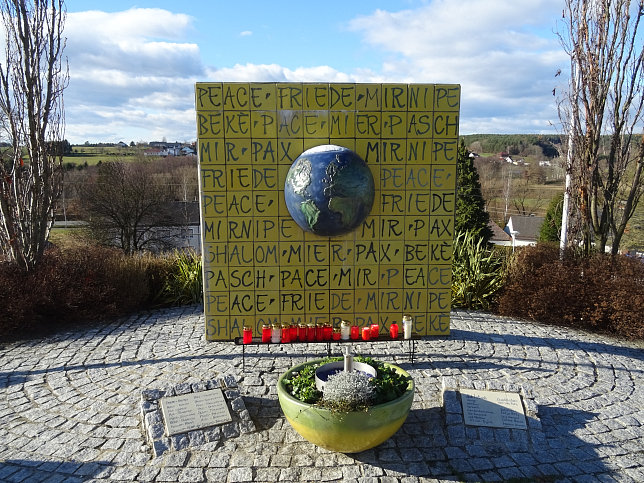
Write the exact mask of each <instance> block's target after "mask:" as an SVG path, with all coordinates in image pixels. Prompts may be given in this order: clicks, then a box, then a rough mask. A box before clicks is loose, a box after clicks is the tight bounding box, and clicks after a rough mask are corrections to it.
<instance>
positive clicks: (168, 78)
mask: <svg viewBox="0 0 644 483" xmlns="http://www.w3.org/2000/svg"><path fill="white" fill-rule="evenodd" d="M560 8H561V7H560V2H559V0H498V1H496V2H489V1H485V0H462V1H458V2H456V1H454V0H429V1H428V2H427V3H424V4H423V6H422V7H419V8H416V9H409V10H403V11H399V12H390V11H385V10H376V11H375V12H373V13H372V14H370V15H366V16H361V17H357V18H355V19H353V20H351V21H350V22H349V23H348V26H349V29H350V30H352V31H354V32H356V33H357V34H358V35H359V36H360V37H361V39H362V41H363V43H364V46H363V47H362V50H363V51H364V50H365V49H369V50H372V51H373V53H375V54H376V55H378V56H379V57H380V59H381V63H380V68H379V69H377V70H375V69H373V68H372V69H365V68H361V67H360V60H359V58H357V59H356V67H355V69H353V70H352V71H351V72H343V71H341V70H338V69H337V68H336V67H334V66H333V64H329V65H315V64H313V65H311V64H309V65H307V66H302V65H304V64H305V63H306V62H309V61H310V60H311V59H306V58H303V59H302V63H301V64H300V65H288V66H284V65H279V64H275V63H266V64H259V63H239V64H236V65H233V66H230V65H224V66H218V67H206V66H205V65H204V63H203V60H202V58H201V55H202V54H201V51H200V49H199V46H198V45H197V44H196V43H194V42H191V41H189V40H187V39H189V38H190V37H191V36H192V35H193V34H194V30H193V29H194V27H193V22H194V19H193V18H192V17H190V16H188V15H184V14H176V13H172V12H169V11H167V10H162V9H143V8H132V9H129V10H126V11H122V12H115V13H106V12H101V11H86V12H78V13H69V14H68V18H67V24H66V30H65V34H66V35H67V37H68V41H67V48H66V51H65V54H66V55H67V56H68V58H69V62H70V76H71V77H70V85H69V88H68V89H67V90H66V91H65V106H66V118H67V138H68V139H69V140H70V141H71V142H84V141H85V140H90V141H92V140H103V141H110V140H111V141H118V140H121V139H124V138H125V139H128V140H139V139H147V140H153V139H154V138H158V139H160V138H162V137H166V138H167V139H194V138H195V126H194V94H193V91H194V83H195V82H197V81H280V82H289V81H290V82H313V81H318V82H319V81H326V82H447V83H458V84H461V85H462V109H461V132H462V133H467V132H541V131H551V130H552V129H551V127H550V126H549V124H548V122H549V121H554V120H555V118H556V112H555V103H554V98H553V97H552V89H553V88H554V87H555V85H556V82H561V78H558V79H554V77H553V76H554V73H555V72H556V71H557V69H559V68H562V69H564V70H565V67H566V65H567V61H566V58H565V54H563V51H562V49H561V48H560V46H559V44H558V42H557V41H556V37H555V36H554V34H552V31H551V30H552V29H553V28H554V27H555V25H554V22H555V21H556V19H557V18H558V17H559V16H560V11H561V10H560ZM239 36H241V37H247V38H248V39H249V40H250V39H251V38H252V37H254V35H253V31H252V30H245V31H241V32H240V33H239ZM337 55H338V56H341V55H343V53H342V52H338V53H337ZM312 62H315V59H312ZM562 78H563V76H562ZM94 121H95V122H94Z"/></svg>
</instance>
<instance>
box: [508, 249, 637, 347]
mask: <svg viewBox="0 0 644 483" xmlns="http://www.w3.org/2000/svg"><path fill="white" fill-rule="evenodd" d="M498 310H499V313H500V314H502V315H509V316H518V317H524V318H528V319H532V320H537V321H540V322H545V323H551V324H558V325H567V326H572V327H577V328H583V329H588V330H594V331H598V332H605V333H612V334H617V335H622V336H625V337H637V338H644V317H643V316H642V314H644V263H642V262H641V261H639V260H637V259H632V258H628V257H625V256H621V255H615V256H612V255H608V254H600V253H597V254H594V255H592V256H590V257H583V256H581V255H579V254H576V253H573V252H569V253H567V254H566V256H565V257H564V259H563V260H560V258H559V248H558V246H557V245H555V244H539V245H537V246H536V247H527V248H524V249H522V250H520V251H519V252H518V253H517V256H516V257H515V259H514V261H513V263H512V264H511V265H510V267H509V270H508V277H507V282H506V285H505V287H504V289H503V293H502V295H501V296H500V298H499V307H498Z"/></svg>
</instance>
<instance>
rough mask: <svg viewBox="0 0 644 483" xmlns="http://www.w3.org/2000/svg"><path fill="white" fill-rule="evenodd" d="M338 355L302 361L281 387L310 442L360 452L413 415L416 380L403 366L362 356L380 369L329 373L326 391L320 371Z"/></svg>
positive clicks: (292, 419)
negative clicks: (317, 374) (318, 378)
mask: <svg viewBox="0 0 644 483" xmlns="http://www.w3.org/2000/svg"><path fill="white" fill-rule="evenodd" d="M333 360H339V359H322V360H317V361H312V362H307V363H304V364H300V365H298V366H295V367H293V368H291V369H290V370H288V371H287V372H286V373H285V374H283V375H282V377H280V379H279V381H278V386H277V393H278V397H279V401H280V405H281V407H282V411H283V412H284V415H285V416H286V419H287V420H288V421H289V423H290V424H291V426H293V428H294V429H295V430H296V431H297V432H298V433H300V434H301V435H302V436H303V437H304V438H306V439H307V440H309V441H310V442H312V443H314V444H316V445H318V446H321V447H323V448H326V449H329V450H332V451H338V452H342V453H356V452H359V451H364V450H366V449H369V448H373V447H374V446H377V445H379V444H380V443H382V442H384V441H385V440H387V439H388V438H390V437H391V436H392V435H393V434H394V433H395V432H396V431H398V429H399V428H400V426H402V424H403V423H404V421H405V419H406V418H407V414H408V413H409V409H410V407H411V404H412V401H413V398H414V382H413V380H412V379H411V377H410V376H409V374H408V373H407V372H406V371H404V370H403V369H401V368H400V367H398V366H395V365H393V364H388V363H386V362H380V361H375V360H373V359H371V358H359V357H357V358H356V361H360V362H365V363H367V364H369V365H372V366H373V367H374V368H375V369H376V374H377V375H376V377H370V376H367V375H366V374H362V373H361V372H338V373H337V374H335V375H331V376H329V378H328V380H327V382H326V385H325V386H324V393H323V392H321V391H319V390H318V389H317V388H316V386H315V371H316V369H317V368H318V367H320V366H322V365H323V364H326V363H328V362H330V361H333Z"/></svg>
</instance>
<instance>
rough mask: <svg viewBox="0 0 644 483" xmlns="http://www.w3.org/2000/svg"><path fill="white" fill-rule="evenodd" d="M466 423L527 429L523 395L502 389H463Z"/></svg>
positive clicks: (461, 391) (462, 398) (462, 399)
mask: <svg viewBox="0 0 644 483" xmlns="http://www.w3.org/2000/svg"><path fill="white" fill-rule="evenodd" d="M460 393H461V403H462V405H463V416H464V418H465V424H467V425H470V426H488V427H492V428H510V429H527V425H526V420H525V413H524V412H523V404H522V403H521V396H519V394H517V393H512V392H502V391H477V390H474V389H461V390H460Z"/></svg>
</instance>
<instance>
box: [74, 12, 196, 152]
mask: <svg viewBox="0 0 644 483" xmlns="http://www.w3.org/2000/svg"><path fill="white" fill-rule="evenodd" d="M191 28H192V18H191V17H189V16H188V15H183V14H175V13H171V12H168V11H166V10H161V9H142V8H132V9H130V10H126V11H123V12H115V13H106V12H100V11H87V12H78V13H69V14H68V17H67V23H66V28H65V35H66V36H67V47H66V50H65V54H66V55H67V56H68V58H69V63H70V85H69V87H68V88H67V90H66V91H65V108H66V118H67V128H66V131H67V138H68V139H69V140H70V141H71V142H84V141H85V140H90V141H91V140H95V139H100V140H112V141H117V140H120V139H122V138H123V137H124V136H125V137H129V136H128V134H130V133H131V132H132V133H134V134H137V135H138V136H139V137H137V136H136V135H133V136H132V137H133V138H134V139H136V140H138V139H140V136H143V137H144V138H148V139H147V140H153V139H151V138H149V136H151V135H155V136H156V135H158V137H159V139H160V138H162V137H167V138H168V139H175V138H176V139H193V138H194V126H193V124H194V114H192V115H191V120H190V121H191V122H189V123H186V121H187V116H186V114H185V113H186V112H188V111H190V112H192V111H193V109H194V100H193V94H192V92H193V89H194V82H195V81H196V79H198V78H201V77H203V76H204V72H205V70H204V66H203V63H202V60H201V54H200V51H199V47H198V45H197V44H195V43H190V42H184V41H183V39H184V37H185V36H186V35H187V34H188V33H189V32H190V30H191ZM89 119H96V120H97V124H94V125H93V124H91V123H89V122H88V120H89ZM92 125H93V126H94V131H95V134H93V133H92V129H91V126H92ZM146 132H147V133H148V134H146ZM150 133H152V134H150Z"/></svg>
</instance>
